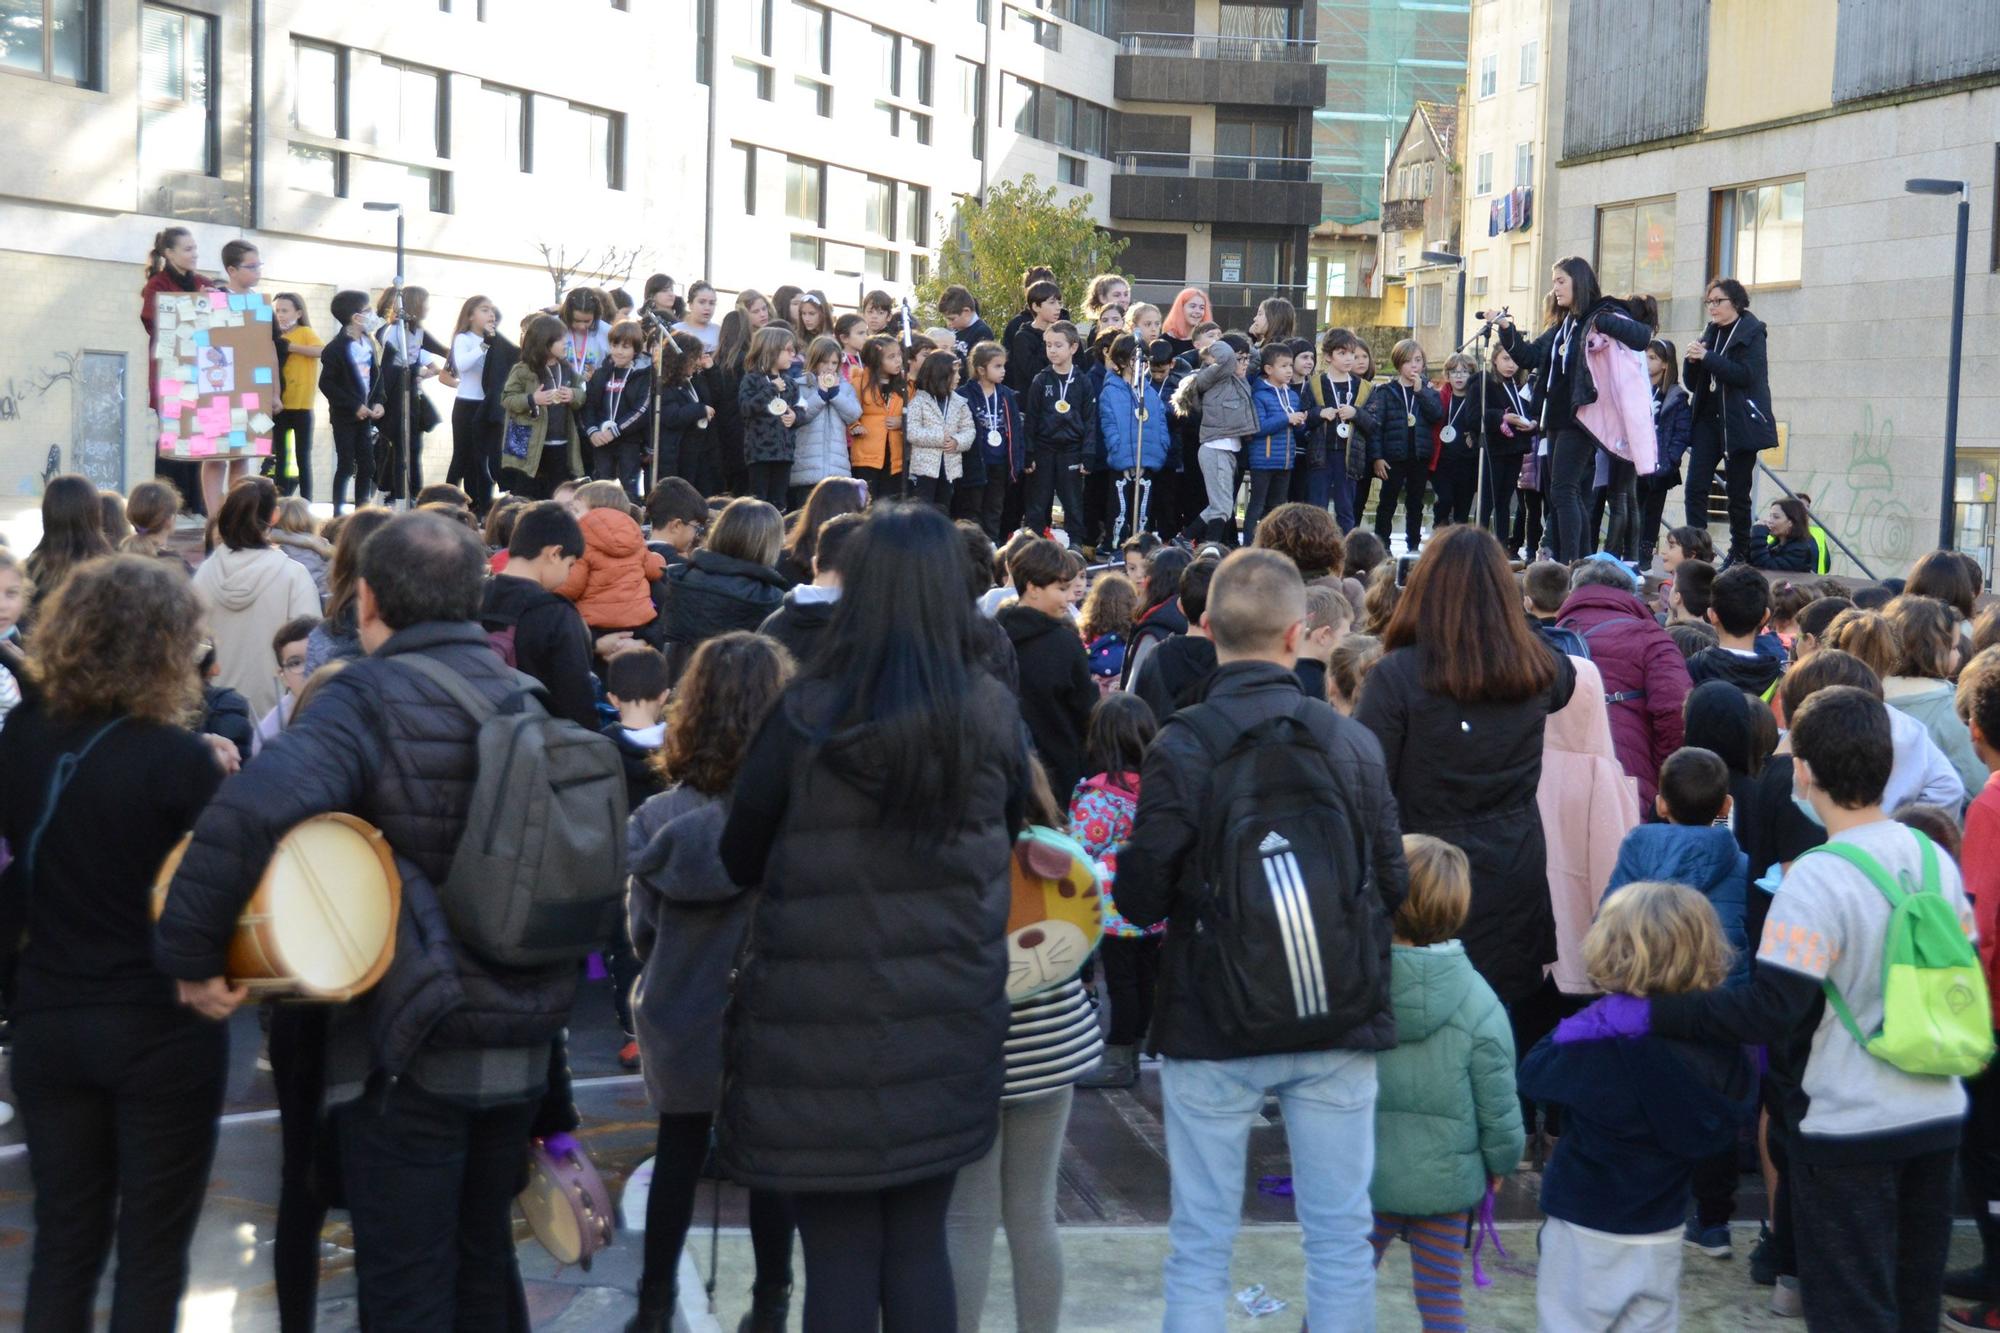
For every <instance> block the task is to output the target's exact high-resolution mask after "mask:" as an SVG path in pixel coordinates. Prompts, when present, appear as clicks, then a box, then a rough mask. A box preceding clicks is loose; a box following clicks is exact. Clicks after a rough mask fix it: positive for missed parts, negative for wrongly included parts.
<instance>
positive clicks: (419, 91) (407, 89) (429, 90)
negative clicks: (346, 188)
mask: <svg viewBox="0 0 2000 1333" xmlns="http://www.w3.org/2000/svg"><path fill="white" fill-rule="evenodd" d="M379 68H380V71H381V73H380V76H379V81H378V83H377V85H376V93H375V96H374V97H372V98H370V99H369V101H370V103H371V104H372V105H373V107H374V109H375V114H376V117H377V124H376V139H377V141H378V142H379V143H380V144H381V145H382V146H383V147H384V148H388V149H392V150H394V151H396V152H398V153H402V154H407V155H408V156H411V157H443V156H445V148H446V142H445V102H444V91H443V87H442V82H443V81H442V79H441V78H440V76H439V75H438V73H437V72H436V71H435V70H428V69H419V68H417V67H416V66H413V65H392V64H390V63H389V62H388V61H383V62H382V64H381V65H380V66H379Z"/></svg>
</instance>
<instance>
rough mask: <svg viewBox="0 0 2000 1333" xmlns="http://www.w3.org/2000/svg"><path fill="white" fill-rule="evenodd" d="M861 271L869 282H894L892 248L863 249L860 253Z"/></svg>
mask: <svg viewBox="0 0 2000 1333" xmlns="http://www.w3.org/2000/svg"><path fill="white" fill-rule="evenodd" d="M861 272H862V275H863V276H864V277H866V278H867V279H868V280H869V281H871V282H894V281H895V280H896V252H895V251H894V250H864V251H863V252H862V254H861Z"/></svg>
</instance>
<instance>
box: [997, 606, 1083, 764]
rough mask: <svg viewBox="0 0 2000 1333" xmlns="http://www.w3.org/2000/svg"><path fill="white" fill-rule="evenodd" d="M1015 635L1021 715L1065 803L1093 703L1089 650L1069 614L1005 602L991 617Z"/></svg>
mask: <svg viewBox="0 0 2000 1333" xmlns="http://www.w3.org/2000/svg"><path fill="white" fill-rule="evenodd" d="M993 619H994V620H995V621H996V622H997V623H998V624H999V626H1000V628H1001V629H1003V630H1005V631H1006V632H1007V637H1008V638H1009V639H1011V640H1013V643H1014V656H1015V658H1016V659H1017V660H1018V661H1019V663H1020V673H1021V674H1020V679H1021V718H1022V720H1023V721H1025V722H1026V723H1027V724H1028V735H1029V736H1030V737H1032V738H1033V740H1034V742H1035V753H1036V755H1038V756H1039V757H1040V758H1041V761H1042V767H1044V768H1046V769H1047V770H1048V773H1049V789H1050V790H1051V791H1053V792H1054V793H1055V795H1056V800H1058V801H1061V802H1065V803H1066V802H1067V801H1068V800H1069V795H1070V793H1071V792H1072V791H1074V790H1075V789H1076V784H1077V783H1079V782H1081V781H1083V779H1084V778H1086V777H1088V776H1090V775H1089V774H1088V773H1086V772H1085V771H1084V740H1085V737H1086V736H1087V735H1088V734H1089V731H1090V710H1091V709H1093V708H1095V707H1097V681H1096V680H1095V678H1093V677H1092V676H1091V674H1090V654H1088V653H1086V652H1085V651H1084V649H1083V639H1082V638H1081V637H1080V636H1079V635H1078V634H1077V630H1076V625H1075V623H1074V622H1072V621H1071V620H1070V618H1069V617H1068V616H1061V617H1058V616H1047V615H1043V614H1042V613H1041V612H1040V611H1036V610H1032V609H1030V608H1028V607H1025V606H1021V605H1019V604H1018V603H1017V604H1015V605H1013V606H1008V607H1003V608H1001V611H1000V613H999V614H998V615H996V616H995V617H994V618H993Z"/></svg>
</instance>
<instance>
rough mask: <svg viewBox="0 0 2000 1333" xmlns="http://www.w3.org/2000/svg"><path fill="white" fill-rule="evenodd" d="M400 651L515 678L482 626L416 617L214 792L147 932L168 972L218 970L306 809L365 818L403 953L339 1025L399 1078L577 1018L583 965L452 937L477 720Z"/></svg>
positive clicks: (525, 1040) (504, 689) (549, 1036)
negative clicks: (496, 961)
mask: <svg viewBox="0 0 2000 1333" xmlns="http://www.w3.org/2000/svg"><path fill="white" fill-rule="evenodd" d="M403 653H422V654H424V655H425V656H428V657H433V658H436V659H437V660H438V661H440V662H442V663H444V664H445V665H446V666H448V667H450V668H452V669H453V670H454V671H457V672H458V673H459V674H460V675H462V676H464V677H465V678H466V680H467V681H468V682H469V683H470V684H471V686H472V688H473V689H475V690H477V691H479V692H480V693H481V694H482V695H484V696H486V697H487V698H489V699H491V700H493V701H495V702H496V703H497V702H500V701H502V700H504V699H506V698H507V697H509V696H510V695H511V694H513V693H514V692H515V691H516V690H518V689H519V679H520V678H519V677H518V676H517V675H516V674H515V673H514V672H512V671H510V670H509V669H508V668H507V666H506V665H505V664H504V663H503V662H501V660H500V658H499V656H498V655H497V654H495V653H494V651H493V649H492V646H491V645H490V644H489V643H488V642H487V640H486V634H485V631H483V630H482V629H480V628H479V626H477V625H473V624H459V623H445V622H431V623H427V624H421V625H413V626H411V627H410V628H408V629H405V630H400V631H398V632H397V633H396V634H395V635H394V636H393V637H391V638H390V640H389V641H388V642H387V643H385V644H383V645H382V646H381V647H380V648H378V649H376V650H375V652H374V653H373V654H372V655H370V656H369V657H366V658H362V659H360V660H358V661H355V662H352V663H350V664H349V665H348V667H347V669H346V670H344V671H342V672H341V673H340V674H339V675H337V676H334V677H333V678H331V679H330V680H328V681H327V682H326V683H325V684H324V685H323V686H322V687H321V689H320V691H319V693H318V694H316V695H315V696H314V697H313V704H312V707H311V708H309V709H307V710H305V711H304V712H303V713H301V714H299V715H298V716H297V717H295V718H294V719H293V720H292V724H291V726H289V727H287V728H286V729H285V734H284V735H283V736H281V737H279V738H278V739H277V740H275V741H273V742H272V743H271V744H269V745H267V746H265V747H264V748H263V749H262V750H261V751H259V752H258V754H257V757H256V758H255V759H253V760H251V761H250V762H249V763H248V764H246V765H245V766H244V768H243V771H242V772H241V773H239V774H238V775H237V776H236V777H234V778H232V779H231V780H230V781H228V782H226V783H224V784H223V787H222V789H221V790H220V791H219V792H217V793H216V796H215V799H214V800H213V801H211V802H209V805H208V808H207V809H206V810H204V811H203V812H202V815H201V819H200V820H199V821H198V822H197V823H196V824H195V829H194V841H193V842H192V843H191V844H190V845H189V847H188V850H187V855H186V856H185V857H183V858H182V860H181V865H180V869H179V870H178V871H177V872H176V873H175V875H174V880H173V885H172V887H171V889H170V890H169V892H168V897H167V907H166V912H165V914H164V915H162V916H161V918H160V921H159V925H158V927H157V929H156V930H155V932H154V943H153V955H154V958H155V960H156V961H157V962H158V963H159V965H160V970H161V971H163V972H165V973H166V974H167V975H168V976H170V977H178V978H181V979H183V980H186V981H201V980H205V979H207V978H209V977H214V976H220V975H223V973H224V958H225V955H226V954H227V952H228V947H229V941H230V939H231V938H232V937H233V936H234V935H235V933H236V919H237V917H238V916H240V915H241V914H242V911H243V905H244V904H245V903H246V902H248V901H249V898H250V894H251V892H252V891H253V890H254V889H255V888H256V887H257V882H258V880H259V879H260V878H261V877H262V876H263V873H264V867H265V865H266V864H267V863H269V861H270V859H271V852H272V849H273V848H275V847H276V846H277V843H278V840H279V839H280V838H281V837H283V836H284V835H285V834H286V833H287V832H288V831H290V830H291V828H292V827H293V826H294V825H296V824H298V823H299V822H300V821H301V820H304V819H306V818H308V817H310V816H312V815H317V814H323V813H326V812H329V811H336V810H338V811H346V812H347V813H349V814H353V815H358V816H360V817H361V818H362V819H365V820H367V821H368V822H369V823H371V824H373V825H374V826H375V827H376V828H378V829H380V830H382V832H383V834H384V835H385V836H386V837H387V838H388V840H389V845H390V847H391V848H393V849H394V851H395V853H396V865H397V869H398V870H399V871H400V872H401V874H402V878H403V905H402V915H401V917H400V919H399V920H398V922H397V925H396V957H395V961H394V962H392V963H391V964H390V965H389V970H388V972H387V973H386V974H385V975H384V976H383V978H382V980H381V981H380V982H379V983H377V984H376V986H375V988H374V989H373V990H371V991H369V992H368V993H367V994H366V995H363V996H361V997H360V998H359V999H357V1000H354V1001H353V1002H352V1003H350V1004H348V1005H346V1006H344V1007H343V1008H342V1009H340V1010H337V1011H336V1018H335V1025H336V1028H337V1029H338V1028H342V1027H345V1026H346V1025H347V1024H349V1023H353V1024H356V1025H359V1027H360V1028H361V1029H362V1031H363V1033H365V1037H366V1042H367V1049H368V1055H369V1057H370V1060H371V1062H372V1067H373V1068H375V1069H378V1070H382V1071H384V1072H386V1073H389V1074H391V1075H398V1074H402V1073H404V1072H405V1071H407V1070H409V1068H410V1066H411V1064H412V1063H413V1062H414V1061H416V1060H417V1059H418V1057H419V1055H420V1053H422V1052H424V1051H429V1050H453V1049H457V1050H491V1049H501V1048H521V1047H530V1046H538V1045H544V1044H546V1043H549V1042H551V1041H552V1040H553V1039H554V1038H555V1036H556V1035H557V1034H558V1033H559V1032H560V1031H561V1030H562V1027H563V1025H564V1024H565V1023H566V1022H568V1020H569V1010H570V1002H571V1001H572V1000H573V999H574V998H575V995H576V980H577V976H578V969H577V968H576V967H574V966H572V965H570V964H567V963H565V964H561V965H559V966H556V967H550V968H539V969H527V970H511V969H510V970H499V969H494V968H489V967H488V966H487V965H485V964H483V963H481V962H479V961H478V960H477V959H475V958H474V957H473V956H472V955H471V954H469V953H467V952H466V951H465V950H464V949H462V948H461V947H460V946H459V945H458V943H457V942H456V941H455V940H454V939H453V938H452V934H451V929H450V927H449V926H448V925H447V924H446V921H445V916H444V908H443V905H442V904H441V903H440V901H439V899H438V894H437V889H436V887H435V886H436V885H437V884H439V883H440V882H442V881H443V879H444V878H445V876H446V875H447V874H448V873H449V871H450V869H451V860H452V856H453V854H454V853H455V852H456V851H457V850H458V841H459V837H460V835H461V834H463V832H464V831H465V820H466V812H467V809H468V807H469V805H470V803H471V800H472V782H473V777H474V775H475V772H476V769H477V763H478V754H477V750H476V748H475V746H474V738H475V737H476V735H477V733H478V730H479V727H478V724H477V723H476V722H474V721H473V720H472V718H471V716H470V715H468V714H467V713H466V711H465V710H464V709H463V708H461V707H460V706H458V705H457V704H456V703H454V702H453V701H452V699H451V696H450V695H448V694H447V693H446V692H445V690H444V688H443V687H442V686H440V685H437V684H435V683H433V682H432V681H431V680H430V679H429V678H428V677H425V676H420V675H418V674H417V673H416V672H415V671H413V670H410V669H407V668H402V667H398V666H397V665H396V663H395V660H394V659H395V658H396V657H397V656H398V655H400V654H403Z"/></svg>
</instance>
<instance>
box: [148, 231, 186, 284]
mask: <svg viewBox="0 0 2000 1333" xmlns="http://www.w3.org/2000/svg"><path fill="white" fill-rule="evenodd" d="M192 235H194V233H193V232H191V231H189V230H188V229H187V228H186V227H162V228H160V230H158V231H157V232H154V233H153V248H152V250H150V251H149V252H148V253H147V255H146V276H147V277H149V278H150V277H152V276H153V275H154V274H156V273H160V272H164V271H165V270H166V267H167V251H169V250H171V249H173V248H174V247H175V246H177V245H179V244H180V243H181V242H182V241H184V240H186V239H187V238H188V237H190V236H192Z"/></svg>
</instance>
